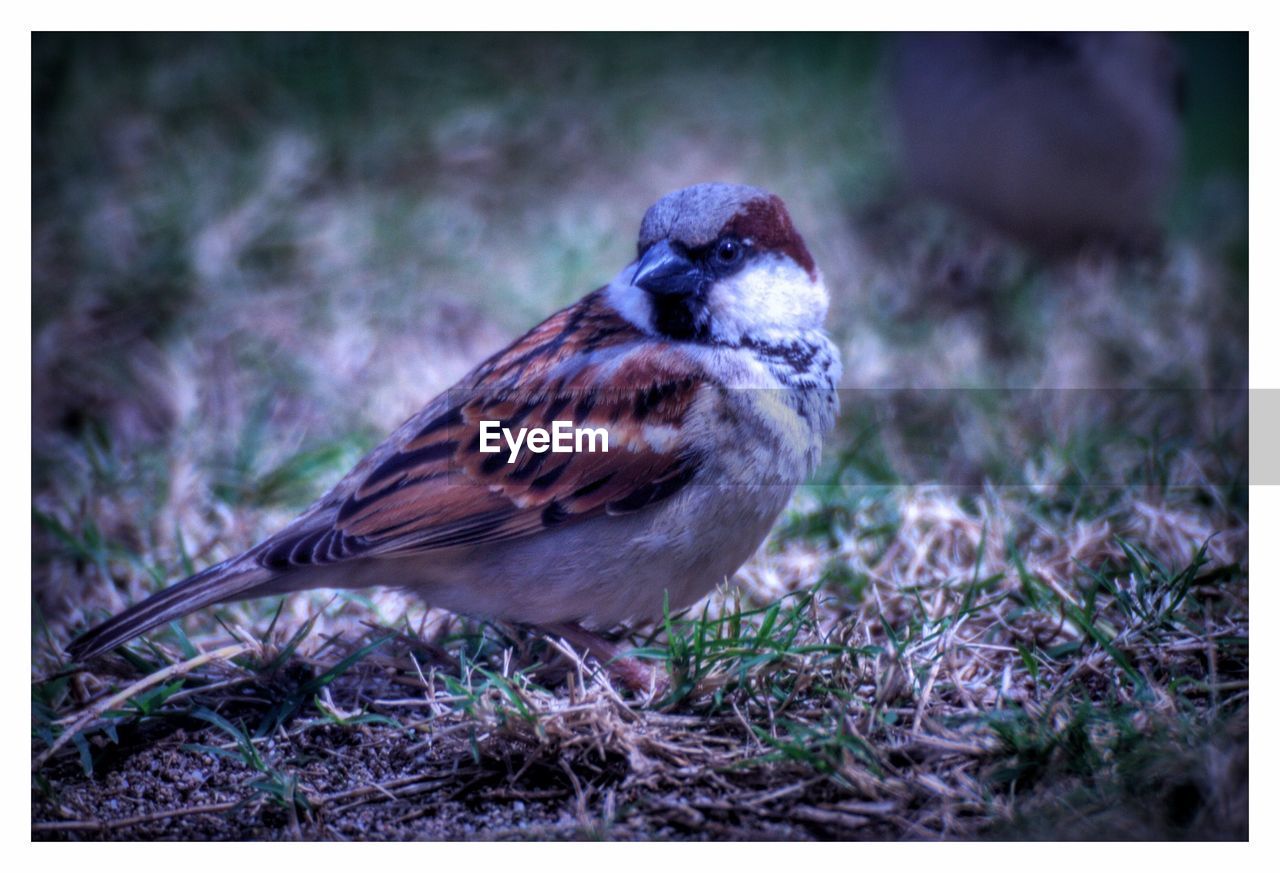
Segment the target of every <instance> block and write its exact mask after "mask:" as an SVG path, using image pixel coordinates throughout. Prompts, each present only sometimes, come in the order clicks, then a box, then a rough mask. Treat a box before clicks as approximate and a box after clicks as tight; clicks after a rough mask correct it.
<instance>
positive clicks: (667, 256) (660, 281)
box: [631, 239, 703, 296]
mask: <svg viewBox="0 0 1280 873" xmlns="http://www.w3.org/2000/svg"><path fill="white" fill-rule="evenodd" d="M702 279H703V276H702V273H701V271H699V270H698V268H697V267H696V266H694V264H693V262H692V261H690V260H689V259H688V258H687V257H685V256H684V255H682V254H681V253H680V252H678V251H676V249H675V247H674V246H672V245H671V243H669V242H667V241H666V240H665V239H664V240H660V241H658V242H656V243H654V244H653V245H651V246H649V248H648V250H647V251H646V252H645V253H644V255H643V256H642V257H641V258H640V263H639V264H637V265H636V272H635V277H634V278H632V280H631V284H632V285H635V286H636V287H637V288H643V289H644V290H646V291H648V292H649V293H650V294H655V295H664V296H665V295H677V294H678V295H692V294H696V293H697V292H698V290H699V289H700V288H701V287H702Z"/></svg>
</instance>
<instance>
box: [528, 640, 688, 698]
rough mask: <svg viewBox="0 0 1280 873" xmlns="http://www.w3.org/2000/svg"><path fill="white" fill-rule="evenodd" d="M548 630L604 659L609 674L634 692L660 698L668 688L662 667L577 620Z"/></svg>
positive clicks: (595, 656)
mask: <svg viewBox="0 0 1280 873" xmlns="http://www.w3.org/2000/svg"><path fill="white" fill-rule="evenodd" d="M544 630H546V631H547V632H548V633H550V634H554V635H555V636H558V637H563V638H564V639H566V640H568V641H569V642H570V643H572V644H573V645H574V646H576V647H578V648H579V649H582V650H584V651H585V652H586V653H587V654H589V655H591V657H593V658H595V659H596V660H597V661H599V662H600V666H602V667H604V669H605V670H606V671H608V673H609V675H610V676H612V677H613V678H615V679H617V680H618V681H619V682H621V683H622V684H623V685H625V686H626V687H627V688H628V689H630V690H631V691H634V692H637V693H641V694H648V693H650V692H652V693H653V695H654V696H655V697H656V696H658V695H660V694H662V693H663V692H665V691H666V689H667V686H668V684H669V682H668V680H667V677H666V676H665V675H664V674H663V672H662V670H658V669H654V668H652V667H650V666H648V665H647V664H645V663H644V662H643V661H641V660H639V659H638V658H629V657H627V656H625V655H623V654H622V652H623V649H622V648H621V647H620V646H618V645H617V644H616V643H611V642H609V641H608V640H606V639H605V638H604V637H602V636H600V635H599V634H594V633H592V632H591V631H589V630H587V629H586V628H584V627H583V626H582V625H580V624H578V623H577V622H563V623H561V624H552V625H547V626H546V627H545V628H544Z"/></svg>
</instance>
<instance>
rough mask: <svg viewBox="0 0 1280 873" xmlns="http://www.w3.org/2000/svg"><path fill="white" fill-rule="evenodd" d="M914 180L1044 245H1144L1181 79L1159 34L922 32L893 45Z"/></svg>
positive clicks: (1163, 195)
mask: <svg viewBox="0 0 1280 873" xmlns="http://www.w3.org/2000/svg"><path fill="white" fill-rule="evenodd" d="M888 57H889V63H888V80H889V87H888V92H889V99H890V104H891V109H892V116H893V120H894V127H895V129H896V132H897V137H896V139H897V147H896V148H897V153H898V157H899V159H900V163H901V166H902V169H903V171H904V172H905V175H906V178H907V181H908V183H909V185H910V186H911V187H912V188H913V189H915V190H916V191H918V192H921V193H923V194H925V195H926V196H928V197H932V198H935V199H937V200H940V201H942V202H944V203H946V204H948V205H950V206H952V207H955V208H957V209H959V210H960V211H962V212H965V213H968V214H969V215H970V216H972V217H975V218H977V219H978V220H980V221H981V222H983V223H985V224H987V225H988V226H991V227H993V228H994V229H996V230H997V231H1000V232H1003V233H1005V234H1007V235H1009V236H1011V237H1013V238H1015V239H1018V240H1020V241H1022V242H1023V243H1026V244H1028V245H1029V246H1030V247H1031V248H1033V249H1037V250H1039V251H1041V252H1042V253H1044V254H1050V255H1054V254H1068V253H1070V252H1073V251H1077V250H1079V248H1081V247H1083V246H1085V245H1088V244H1091V243H1103V244H1107V245H1114V246H1118V247H1120V248H1122V249H1135V250H1141V249H1147V248H1151V246H1152V243H1153V242H1154V241H1155V240H1158V238H1159V228H1158V221H1157V218H1158V212H1159V210H1160V208H1161V207H1162V206H1163V205H1164V203H1165V201H1166V199H1167V197H1168V195H1169V194H1170V191H1171V189H1172V186H1173V184H1174V183H1175V182H1176V178H1177V171H1178V167H1179V162H1180V157H1181V147H1182V114H1183V111H1184V108H1185V103H1186V82H1185V76H1184V74H1183V71H1182V67H1181V61H1180V59H1179V56H1178V52H1177V49H1176V47H1175V46H1174V44H1173V43H1172V41H1171V40H1170V39H1169V38H1168V37H1167V36H1165V35H1162V34H1155V33H949V34H946V33H917V34H903V35H902V36H900V37H898V38H897V39H896V40H895V41H894V43H893V44H892V46H891V49H890V52H889V53H888Z"/></svg>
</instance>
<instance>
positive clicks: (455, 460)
mask: <svg viewBox="0 0 1280 873" xmlns="http://www.w3.org/2000/svg"><path fill="white" fill-rule="evenodd" d="M597 303H598V301H595V300H593V297H588V298H586V299H585V300H584V301H582V302H580V303H579V304H577V305H576V306H574V307H570V308H569V309H567V310H564V311H563V312H561V313H558V314H557V315H555V316H553V317H552V318H551V319H548V321H546V322H544V323H543V324H541V325H539V326H538V327H537V328H534V330H532V331H530V333H529V334H527V335H525V336H524V337H522V338H521V339H520V340H518V341H517V342H516V343H514V344H513V345H512V346H510V347H509V348H508V349H506V350H505V351H503V352H501V353H499V354H498V355H496V356H495V357H494V358H492V359H490V360H489V361H486V362H485V363H484V364H482V365H481V366H480V367H479V368H477V370H476V371H475V372H474V373H473V374H472V375H471V376H470V377H468V378H467V379H465V380H463V382H462V383H460V384H461V385H464V386H466V387H459V388H455V389H452V390H450V391H448V392H446V393H445V394H443V395H441V396H440V397H439V398H437V399H436V400H435V401H434V402H433V403H432V404H431V405H430V406H428V407H427V409H425V410H423V412H422V413H420V414H419V415H418V416H416V417H415V418H414V419H412V420H411V421H410V422H408V423H406V425H405V426H404V427H402V428H401V429H400V430H399V431H397V433H396V434H395V435H394V436H393V437H392V438H391V440H389V441H388V443H387V444H385V445H384V446H382V447H381V448H379V449H378V450H375V452H374V453H372V454H371V455H370V457H369V458H368V459H366V461H365V462H364V463H362V464H361V465H360V467H358V468H357V469H356V470H355V471H353V474H352V475H351V476H348V478H347V479H346V480H344V481H343V482H342V483H340V484H339V486H338V487H337V488H336V489H334V491H333V492H331V494H330V495H328V496H327V497H326V498H325V499H324V500H322V501H321V503H319V504H317V506H316V507H315V508H313V510H312V511H311V512H309V513H307V514H306V515H304V516H303V517H302V518H300V519H299V520H298V521H297V522H295V523H294V524H293V525H291V526H290V527H289V528H286V529H285V530H283V531H281V532H280V533H279V534H277V535H276V536H275V537H272V538H271V539H270V540H268V541H267V542H265V543H263V544H262V546H261V547H260V553H259V555H258V560H259V562H260V563H261V564H262V565H263V566H265V567H267V568H269V569H272V570H277V571H284V570H287V569H290V568H294V567H300V566H314V565H317V564H328V563H333V562H335V561H342V560H347V559H350V558H365V557H381V556H403V555H406V554H412V553H418V552H424V551H430V550H433V549H443V548H450V547H455V546H464V545H479V544H484V543H492V542H498V541H502V540H508V539H512V538H515V537H523V536H528V535H530V534H533V533H537V532H538V531H542V530H546V529H548V528H552V527H556V526H559V525H566V524H572V523H574V522H576V521H579V520H581V519H585V518H591V517H593V516H598V515H601V514H605V513H609V514H622V513H628V512H635V511H637V510H639V509H642V508H644V507H646V506H649V505H650V504H652V503H655V502H656V501H659V500H663V499H665V498H667V497H669V496H671V495H672V494H675V493H676V492H677V491H679V490H680V489H681V488H682V487H683V486H684V485H685V484H687V483H688V482H689V480H690V479H691V478H692V477H693V475H694V474H695V473H696V471H697V468H698V463H699V459H698V457H697V456H696V454H695V453H694V452H692V451H691V450H690V447H689V446H688V445H686V444H684V443H683V442H682V441H681V440H680V439H679V434H680V433H682V430H681V428H680V425H681V423H682V422H684V420H685V418H686V416H687V415H688V414H689V412H690V410H691V408H692V407H693V405H694V403H695V402H696V401H697V398H698V397H699V395H700V393H701V392H703V391H707V390H710V389H709V387H708V385H707V383H706V381H705V379H703V378H702V376H701V374H700V373H698V372H697V371H696V369H695V368H694V366H693V365H692V363H691V362H689V361H687V360H683V359H681V358H679V357H673V356H671V355H669V354H668V355H665V356H664V357H663V359H662V360H659V359H658V356H656V355H655V354H653V350H652V349H651V348H649V347H648V346H647V345H646V344H644V343H642V342H641V341H640V340H641V339H642V337H641V336H640V334H639V333H638V332H637V331H635V329H634V328H632V327H631V326H630V325H629V324H627V323H626V322H623V321H622V320H621V319H619V318H618V317H617V316H616V315H614V314H613V313H612V312H611V311H608V310H604V311H601V310H600V308H599V307H598V306H597V305H596V304H597ZM557 420H560V421H571V422H572V423H573V425H574V427H575V428H582V427H589V428H599V427H602V428H605V429H606V430H607V431H608V435H609V439H608V446H609V450H608V452H602V451H599V450H597V451H595V452H572V453H553V452H550V451H548V452H543V453H535V452H531V451H529V450H528V449H527V448H526V447H522V448H521V450H520V452H519V454H518V456H517V459H516V461H515V463H508V458H509V454H508V449H507V446H506V443H505V441H502V442H501V450H500V451H499V452H497V453H482V452H481V451H480V422H482V421H500V422H501V423H502V426H503V427H507V428H510V429H511V430H512V431H513V432H514V431H516V430H518V429H519V428H521V427H527V428H530V429H532V428H536V427H539V428H545V429H546V430H548V431H550V430H551V429H552V424H553V422H554V421H557ZM597 449H599V445H597Z"/></svg>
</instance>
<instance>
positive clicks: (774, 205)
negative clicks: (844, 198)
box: [610, 183, 827, 344]
mask: <svg viewBox="0 0 1280 873" xmlns="http://www.w3.org/2000/svg"><path fill="white" fill-rule="evenodd" d="M637 247H638V252H639V257H638V258H637V259H636V261H635V263H633V264H631V265H630V266H628V267H627V269H625V270H623V271H622V273H621V275H619V277H618V279H616V280H615V281H614V283H613V285H612V287H611V289H610V290H611V295H612V297H613V299H614V301H615V303H616V304H617V305H618V307H619V309H620V310H621V311H622V312H623V314H624V315H625V316H626V317H627V318H629V319H630V320H631V321H633V322H634V323H635V324H636V325H637V326H639V327H641V328H642V329H644V330H648V331H652V332H655V333H658V334H662V335H664V336H667V337H670V338H672V339H677V340H688V341H693V342H712V343H729V344H738V343H741V342H742V341H744V340H746V339H750V338H753V337H754V338H764V337H768V336H770V335H777V334H780V333H787V332H792V331H796V330H809V329H813V328H817V327H820V326H821V324H822V320H823V318H824V317H825V316H826V312H827V292H826V289H825V288H824V286H823V284H822V277H821V275H820V274H819V272H818V268H817V267H816V266H815V265H814V263H813V257H812V256H811V255H810V254H809V250H808V249H807V248H806V247H805V244H804V240H803V239H801V238H800V234H799V233H797V232H796V229H795V226H794V225H792V223H791V216H790V215H788V214H787V208H786V206H784V205H783V203H782V200H780V199H779V198H778V197H776V196H774V195H773V194H770V193H768V192H767V191H762V190H760V189H759V188H751V187H748V186H746V185H725V184H720V183H713V184H704V185H694V186H692V187H689V188H683V189H681V190H679V191H676V192H674V193H671V194H668V195H667V196H666V197H663V198H662V199H661V200H659V201H658V202H657V203H655V204H653V206H651V207H649V211H648V212H646V213H645V216H644V221H642V222H641V224H640V239H639V242H638V245H637Z"/></svg>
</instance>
